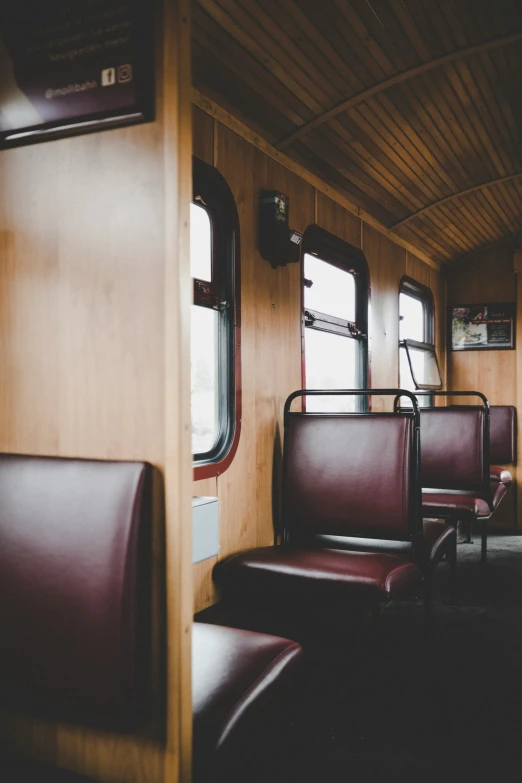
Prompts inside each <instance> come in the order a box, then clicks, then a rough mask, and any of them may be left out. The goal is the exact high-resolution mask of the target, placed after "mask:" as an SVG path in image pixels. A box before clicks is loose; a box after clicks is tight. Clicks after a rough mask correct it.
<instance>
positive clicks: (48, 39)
mask: <svg viewBox="0 0 522 783" xmlns="http://www.w3.org/2000/svg"><path fill="white" fill-rule="evenodd" d="M155 7H156V3H155V2H153V1H152V0H124V1H122V0H74V2H73V0H48V2H43V0H2V2H1V3H0V149H1V148H5V147H13V146H18V145H20V144H30V143H33V142H35V141H42V140H45V139H48V138H55V137H57V136H67V135H70V134H72V133H85V132H87V131H93V130H100V129H102V128H106V127H114V126H116V125H122V124H130V123H134V122H143V121H145V120H150V119H152V118H153V110H154V43H153V28H154V9H155Z"/></svg>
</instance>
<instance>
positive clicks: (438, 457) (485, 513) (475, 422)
mask: <svg viewBox="0 0 522 783" xmlns="http://www.w3.org/2000/svg"><path fill="white" fill-rule="evenodd" d="M448 394H451V392H449V393H448ZM484 399H485V398H484ZM496 414H498V411H497V412H496V413H495V414H494V415H493V420H494V421H495V425H494V428H493V438H492V447H493V448H492V450H491V452H490V448H489V440H490V439H489V436H490V429H489V417H488V415H487V411H486V405H484V406H483V407H479V406H458V405H455V406H450V407H447V408H424V409H422V410H421V448H422V486H423V494H422V513H423V516H424V517H441V518H444V519H446V520H448V521H449V522H450V523H451V524H453V525H456V523H457V521H460V520H471V521H473V520H479V521H480V522H481V524H482V559H483V561H485V560H486V557H487V529H486V521H487V520H488V519H490V518H491V516H492V515H493V514H494V513H495V511H496V510H497V508H498V507H499V505H500V503H501V502H502V500H503V499H504V497H505V495H506V484H507V483H508V480H509V478H510V476H509V475H506V474H505V473H503V471H502V470H501V469H500V468H495V467H493V468H492V467H491V464H490V460H489V456H490V453H491V454H493V455H494V456H495V457H499V456H500V457H503V456H504V455H505V454H506V452H507V451H509V449H512V446H513V442H514V440H513V434H512V429H510V427H509V426H507V423H506V422H509V421H511V422H513V421H514V419H513V418H512V417H511V416H506V415H504V412H503V411H501V412H500V416H498V417H497V416H496ZM507 432H509V433H510V434H509V435H508V434H506V433H507ZM509 453H511V452H510V451H509ZM493 477H495V478H493ZM502 478H505V479H506V481H502V480H500V479H502Z"/></svg>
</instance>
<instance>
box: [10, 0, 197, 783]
mask: <svg viewBox="0 0 522 783" xmlns="http://www.w3.org/2000/svg"><path fill="white" fill-rule="evenodd" d="M189 19H190V3H189V2H188V0H166V2H165V4H164V18H163V19H158V30H164V31H165V35H164V40H165V47H164V48H163V47H162V45H161V43H162V38H163V33H159V34H158V47H157V54H158V61H157V79H156V84H157V107H156V117H157V119H156V121H155V122H153V123H149V124H145V125H141V126H134V127H129V128H125V129H119V130H111V131H105V132H102V133H94V134H91V135H85V136H79V137H76V138H68V139H64V140H59V141H52V142H46V143H43V144H35V145H32V146H27V147H21V148H18V149H13V150H9V151H4V152H0V361H1V368H2V372H1V378H0V450H1V451H4V452H17V453H26V454H46V455H57V456H64V457H68V456H71V457H72V456H74V457H91V458H100V459H130V460H133V459H136V460H148V461H150V462H152V463H153V464H154V465H155V467H156V468H157V475H158V476H159V481H158V482H157V484H158V485H157V491H156V512H157V513H156V537H155V587H156V591H155V605H154V626H155V633H154V648H155V654H154V661H155V683H156V709H155V711H154V719H153V720H152V721H151V723H150V725H148V726H146V727H144V730H143V732H142V733H141V734H140V735H139V736H136V735H114V734H108V733H103V732H95V731H91V730H87V729H83V728H79V727H78V726H73V725H61V724H56V723H54V722H49V721H43V720H30V719H28V718H26V717H23V716H18V717H15V716H13V715H7V716H6V715H4V716H2V718H1V721H0V740H1V741H2V743H4V744H7V745H9V747H10V749H12V750H20V751H21V752H23V753H26V754H29V755H32V756H34V757H37V758H40V759H42V760H46V761H49V762H51V763H55V764H58V765H59V766H64V767H69V768H72V769H75V770H77V771H79V772H83V773H85V774H87V775H90V776H92V777H93V778H94V779H96V780H99V781H103V782H104V783H166V781H168V782H169V783H176V781H184V782H185V781H186V783H188V781H189V779H190V745H191V736H190V732H191V724H192V713H191V697H190V627H191V622H190V621H191V614H192V563H191V557H190V539H191V524H190V522H191V520H190V496H191V463H190V404H189V403H190V388H189V387H190V380H189V377H190V372H189V356H188V349H187V346H188V344H189V307H190V301H191V283H190V277H189V274H190V270H189V265H188V258H189V253H188V236H187V231H188V216H189V204H190V198H191V188H192V183H191V113H190V30H189ZM164 507H165V508H166V517H165V516H164V514H163V509H164ZM165 519H166V524H165V521H164V520H165ZM165 541H166V546H165ZM165 572H166V574H167V581H166V586H167V592H166V602H165V600H164V591H165V587H164V583H165ZM165 662H166V665H165ZM165 670H166V673H167V675H168V676H167V677H166V676H165ZM162 702H163V703H165V702H166V707H167V710H166V711H167V719H166V720H165V717H164V711H163V710H162V709H161V708H160V705H161V703H162Z"/></svg>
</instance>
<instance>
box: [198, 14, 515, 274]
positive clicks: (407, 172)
mask: <svg viewBox="0 0 522 783" xmlns="http://www.w3.org/2000/svg"><path fill="white" fill-rule="evenodd" d="M193 8H194V11H193V53H194V58H193V60H194V62H193V73H194V84H195V86H196V87H197V89H198V90H200V91H201V92H203V93H206V94H207V95H211V96H212V97H213V98H214V100H216V101H217V102H220V103H222V105H224V106H226V107H227V109H228V110H229V111H230V112H232V113H233V114H234V115H236V116H237V117H239V118H240V119H241V120H242V121H243V123H246V124H247V125H248V126H250V127H251V128H252V129H253V130H254V131H255V132H256V133H258V134H260V135H261V136H262V137H263V138H264V139H265V140H266V141H267V142H269V143H270V144H271V145H273V146H274V147H276V148H277V149H279V150H282V151H284V153H285V154H286V155H287V156H288V157H290V158H291V159H293V160H294V161H296V162H297V163H300V164H302V165H303V166H305V167H306V169H307V170H309V171H310V172H311V173H312V174H315V175H316V176H318V177H320V178H321V179H322V180H323V181H324V182H326V183H327V184H328V185H330V186H331V187H332V188H334V189H335V190H337V191H338V192H339V193H341V194H342V195H343V196H345V197H348V198H349V199H350V200H351V201H352V202H353V203H354V204H356V205H358V206H359V207H361V208H362V209H363V210H365V211H366V212H367V213H369V214H370V215H371V216H373V217H374V218H376V219H377V220H379V221H380V222H381V223H382V224H383V225H384V226H385V227H386V228H388V229H389V230H391V232H392V234H393V235H395V236H396V237H397V238H400V239H402V240H403V241H407V242H409V243H411V244H412V245H414V246H415V247H417V248H418V249H419V250H420V251H422V252H423V253H425V254H426V255H428V256H429V257H430V258H432V259H433V260H434V261H453V260H456V259H459V258H462V257H465V256H467V255H469V254H471V253H473V252H475V251H477V250H479V249H481V248H483V247H487V246H489V245H492V244H495V243H497V242H499V241H501V240H502V239H503V238H504V237H508V236H512V235H515V234H518V233H519V232H520V231H521V230H522V131H521V129H522V2H520V0H321V2H317V0H195V2H194V4H193Z"/></svg>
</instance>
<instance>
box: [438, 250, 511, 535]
mask: <svg viewBox="0 0 522 783" xmlns="http://www.w3.org/2000/svg"><path fill="white" fill-rule="evenodd" d="M517 244H518V243H517V241H516V240H513V239H510V240H508V241H506V242H504V243H502V244H500V245H497V246H495V247H493V248H490V249H488V250H486V251H484V252H483V253H480V254H477V255H476V256H473V257H471V258H469V259H467V260H466V261H462V262H460V263H456V264H454V265H451V266H449V268H448V306H451V305H459V304H481V303H487V302H516V301H517V299H518V295H517V289H518V287H519V286H520V285H522V277H521V274H518V280H517V275H516V274H515V270H514V254H515V248H516V247H517ZM519 322H520V313H518V314H517V325H518V334H517V336H516V338H517V349H516V350H493V351H489V350H488V351H448V362H447V364H448V388H450V389H477V390H478V391H481V392H483V394H485V395H486V397H487V398H488V400H489V402H490V404H491V405H515V406H516V407H517V411H519V410H521V408H520V405H521V404H522V399H520V395H521V394H522V386H521V384H518V383H517V376H518V372H517V363H518V362H519V361H520V359H519V358H517V357H520V355H521V353H520V338H521V336H522V333H521V331H520V323H519ZM519 431H520V426H519ZM519 453H520V445H519ZM513 472H514V477H515V480H516V479H517V474H519V473H520V471H519V470H517V468H516V466H515V467H514V470H513ZM519 483H520V481H517V484H519ZM517 494H518V496H519V499H518V504H520V488H519V489H518V492H513V491H510V492H509V494H508V496H507V498H506V500H505V501H504V503H503V504H502V506H501V507H500V508H499V510H498V513H497V514H495V517H494V520H493V524H495V525H498V526H500V527H505V528H517V527H518V520H517V507H518V505H517Z"/></svg>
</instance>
